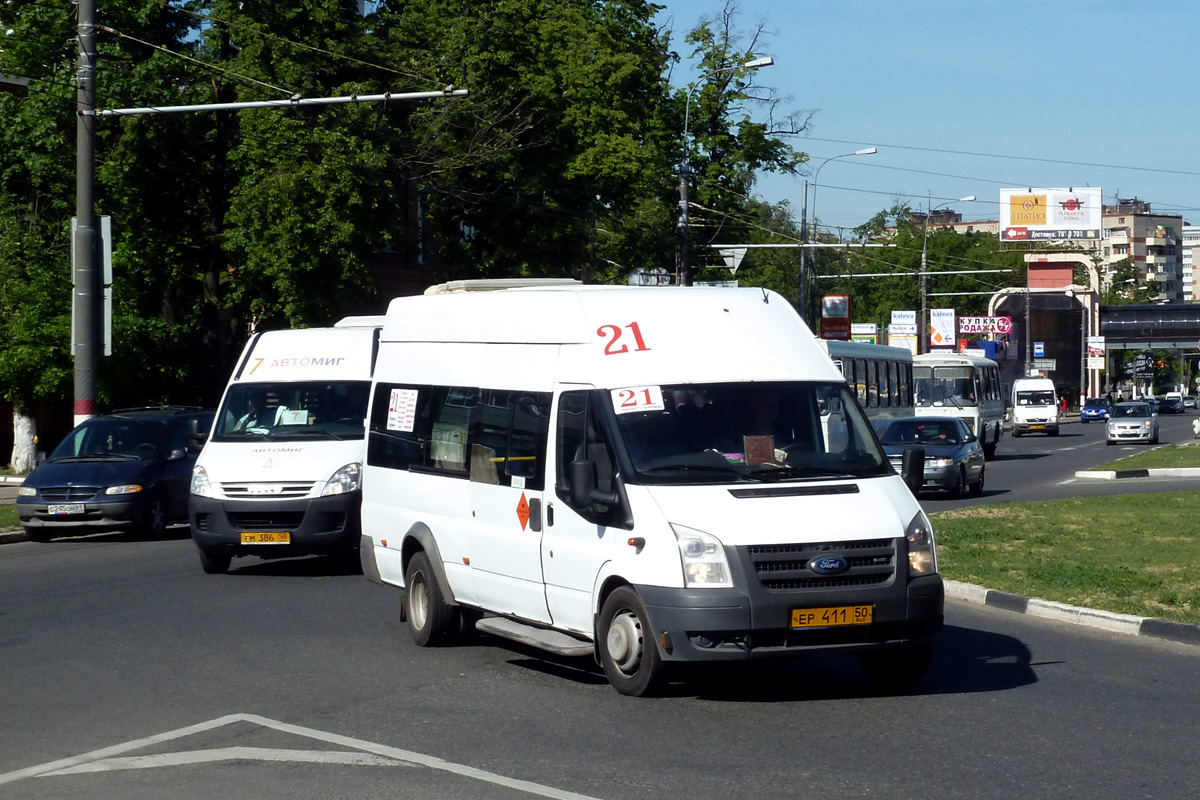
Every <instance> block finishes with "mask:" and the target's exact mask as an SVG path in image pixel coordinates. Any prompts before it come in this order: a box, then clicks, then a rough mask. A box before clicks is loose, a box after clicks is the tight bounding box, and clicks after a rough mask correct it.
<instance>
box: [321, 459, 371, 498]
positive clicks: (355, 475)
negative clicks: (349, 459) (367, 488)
mask: <svg viewBox="0 0 1200 800" xmlns="http://www.w3.org/2000/svg"><path fill="white" fill-rule="evenodd" d="M360 488H362V464H359V463H358V462H357V461H356V462H354V463H353V464H347V465H346V466H344V467H342V468H341V469H339V470H338V471H337V472H335V473H333V477H332V478H330V479H329V481H328V482H327V483H326V484H325V488H324V489H322V490H321V497H325V496H327V495H331V494H349V493H350V492H357V491H358V490H359V489H360Z"/></svg>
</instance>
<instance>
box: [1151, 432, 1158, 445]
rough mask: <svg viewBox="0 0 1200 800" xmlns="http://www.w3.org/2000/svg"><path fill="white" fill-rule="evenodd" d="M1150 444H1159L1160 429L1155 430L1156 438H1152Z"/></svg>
mask: <svg viewBox="0 0 1200 800" xmlns="http://www.w3.org/2000/svg"><path fill="white" fill-rule="evenodd" d="M1150 444H1158V431H1155V432H1154V438H1153V439H1151V440H1150Z"/></svg>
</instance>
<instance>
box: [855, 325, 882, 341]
mask: <svg viewBox="0 0 1200 800" xmlns="http://www.w3.org/2000/svg"><path fill="white" fill-rule="evenodd" d="M850 341H852V342H862V343H863V344H879V326H878V325H877V324H875V323H874V322H851V323H850Z"/></svg>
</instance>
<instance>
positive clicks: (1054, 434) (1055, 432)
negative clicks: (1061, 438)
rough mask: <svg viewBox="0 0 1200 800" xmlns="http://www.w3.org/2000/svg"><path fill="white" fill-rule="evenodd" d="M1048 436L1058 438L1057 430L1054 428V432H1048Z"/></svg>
mask: <svg viewBox="0 0 1200 800" xmlns="http://www.w3.org/2000/svg"><path fill="white" fill-rule="evenodd" d="M1050 435H1051V436H1058V428H1055V429H1054V430H1052V431H1050Z"/></svg>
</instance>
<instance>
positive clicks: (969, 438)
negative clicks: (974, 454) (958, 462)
mask: <svg viewBox="0 0 1200 800" xmlns="http://www.w3.org/2000/svg"><path fill="white" fill-rule="evenodd" d="M978 441H979V437H978V436H976V435H975V434H973V433H968V434H967V438H966V442H967V444H970V443H971V442H978Z"/></svg>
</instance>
